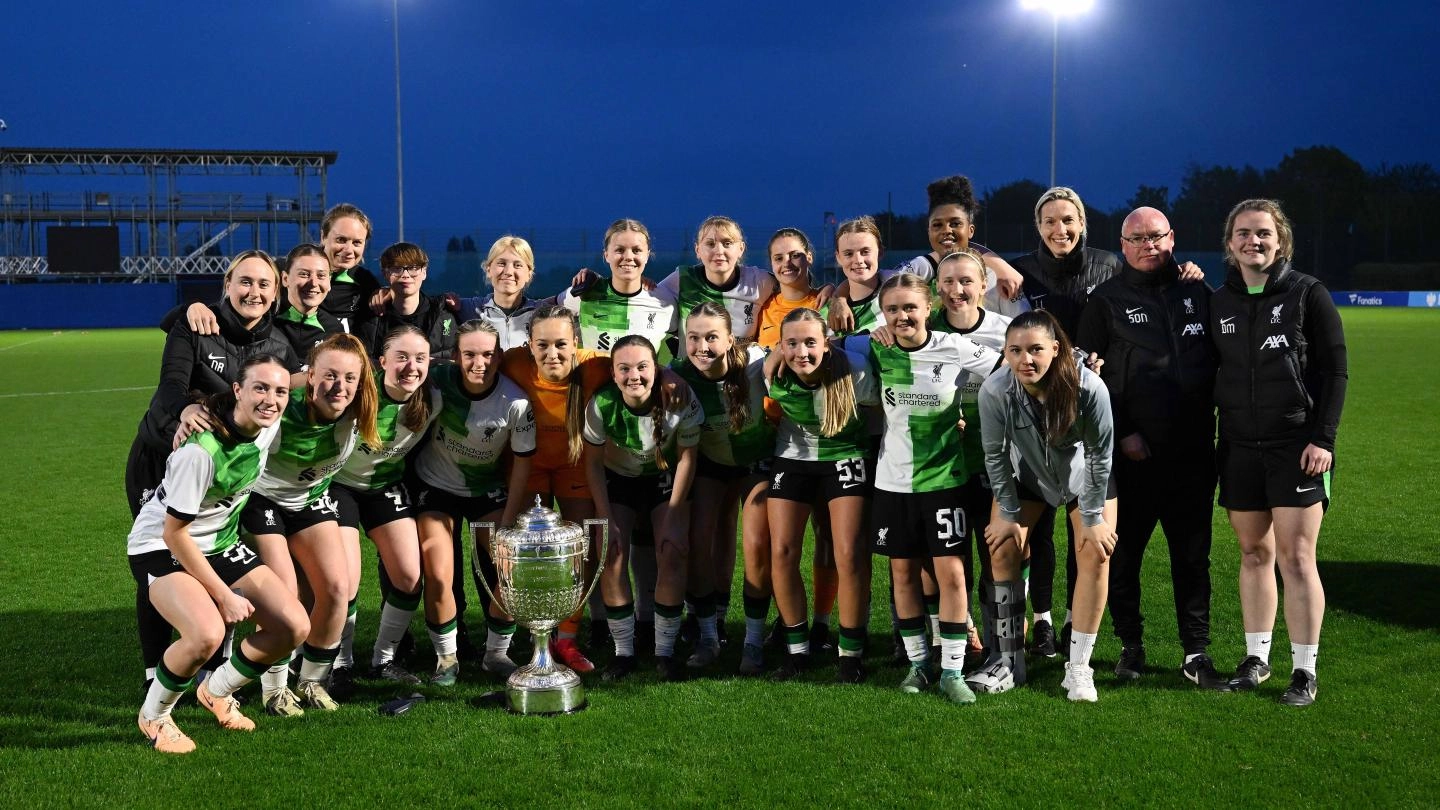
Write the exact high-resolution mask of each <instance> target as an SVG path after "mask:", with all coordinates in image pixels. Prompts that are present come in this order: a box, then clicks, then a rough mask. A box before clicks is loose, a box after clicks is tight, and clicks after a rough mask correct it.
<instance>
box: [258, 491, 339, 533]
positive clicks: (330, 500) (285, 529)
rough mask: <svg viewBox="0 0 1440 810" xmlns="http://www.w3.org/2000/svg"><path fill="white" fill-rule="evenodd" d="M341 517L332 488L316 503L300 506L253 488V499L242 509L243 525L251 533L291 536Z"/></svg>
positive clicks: (337, 520)
mask: <svg viewBox="0 0 1440 810" xmlns="http://www.w3.org/2000/svg"><path fill="white" fill-rule="evenodd" d="M339 520H340V508H339V506H338V505H337V504H336V502H335V496H334V495H332V494H331V493H330V492H329V491H327V492H326V493H325V494H324V495H321V496H320V497H319V498H316V499H315V502H314V503H312V504H310V505H309V506H302V507H300V508H299V509H286V508H284V507H283V506H277V505H276V504H275V502H274V501H272V500H270V499H269V498H267V497H265V496H264V495H261V494H259V493H257V492H252V493H250V500H248V501H246V502H245V511H243V512H241V513H240V525H241V526H242V527H243V528H244V529H245V531H246V532H248V533H250V534H252V535H261V534H281V535H284V536H286V537H289V536H291V535H294V534H299V533H300V532H303V531H305V530H306V529H308V528H310V527H311V526H318V525H320V524H321V523H324V522H326V521H334V522H339Z"/></svg>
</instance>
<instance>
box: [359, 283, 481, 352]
mask: <svg viewBox="0 0 1440 810" xmlns="http://www.w3.org/2000/svg"><path fill="white" fill-rule="evenodd" d="M407 324H408V325H410V326H414V327H416V328H418V329H419V330H420V331H421V332H424V333H425V336H426V337H427V338H429V340H430V362H432V363H433V362H435V361H437V360H452V359H454V357H455V348H456V346H457V345H458V343H459V335H458V334H457V330H458V329H459V325H458V324H457V323H456V321H455V313H453V312H451V311H450V310H448V309H446V308H445V299H444V298H443V297H441V296H438V295H422V296H420V306H419V307H418V308H417V309H416V310H415V312H414V314H412V315H402V314H400V312H399V311H398V310H396V309H395V302H394V301H391V302H390V303H389V304H388V305H387V306H386V307H385V314H384V315H381V316H379V317H378V318H375V319H374V320H371V321H369V322H367V323H366V324H365V325H364V326H362V327H361V328H360V331H359V333H357V334H358V336H359V338H360V339H361V340H362V341H364V343H365V347H366V349H368V350H369V352H370V356H371V357H375V358H378V357H379V356H380V352H381V349H382V348H383V347H384V343H385V336H386V335H388V334H390V330H392V329H394V328H395V327H397V326H404V325H407Z"/></svg>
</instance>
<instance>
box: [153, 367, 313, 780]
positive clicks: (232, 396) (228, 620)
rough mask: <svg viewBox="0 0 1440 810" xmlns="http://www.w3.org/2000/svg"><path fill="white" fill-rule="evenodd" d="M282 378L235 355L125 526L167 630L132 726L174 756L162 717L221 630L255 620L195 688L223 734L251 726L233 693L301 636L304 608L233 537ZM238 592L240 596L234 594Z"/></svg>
mask: <svg viewBox="0 0 1440 810" xmlns="http://www.w3.org/2000/svg"><path fill="white" fill-rule="evenodd" d="M289 388H290V372H288V371H287V370H286V369H285V366H284V365H283V364H282V363H281V362H280V360H279V359H277V358H276V357H275V356H273V355H269V354H257V355H254V356H252V357H250V358H248V359H246V361H245V363H244V365H243V366H242V367H241V369H240V374H239V381H238V382H235V383H232V384H231V387H230V389H228V390H226V391H224V392H221V393H219V394H215V395H213V396H211V397H210V399H209V400H207V403H206V406H207V411H208V413H209V414H211V415H212V418H211V423H212V424H213V425H214V427H212V428H211V429H210V430H207V431H204V432H202V433H195V434H192V435H190V436H189V437H188V438H187V440H186V441H185V443H184V444H183V445H182V446H181V447H180V449H178V450H176V451H175V452H174V453H172V454H171V455H170V458H169V459H168V460H167V461H166V464H165V475H164V478H163V480H162V481H161V483H160V486H159V488H158V489H157V490H156V492H155V495H154V496H153V497H152V498H150V499H149V500H148V501H146V502H145V504H144V506H143V507H142V508H141V509H140V514H139V515H138V516H137V517H136V518H135V524H134V526H133V527H132V528H131V529H130V537H129V541H128V556H129V559H130V572H131V573H132V574H133V575H134V576H135V579H136V581H137V582H141V583H144V584H145V585H146V586H147V588H148V591H149V597H150V602H151V604H153V605H154V606H155V608H156V609H157V610H158V611H159V612H160V615H161V616H163V617H164V618H165V620H166V621H167V622H169V623H170V624H171V626H173V627H174V628H175V629H176V630H177V631H178V632H179V638H178V639H176V640H175V642H174V643H172V644H170V646H169V647H168V648H166V650H165V653H164V655H163V656H162V657H161V659H160V661H159V663H158V665H157V666H156V672H155V679H154V680H153V681H152V682H151V684H150V686H149V689H148V691H147V693H146V695H145V702H144V703H143V704H142V705H141V707H140V715H139V717H138V718H137V722H138V724H139V726H140V731H141V732H142V733H144V734H145V736H146V737H147V738H148V739H149V740H150V742H151V744H152V745H153V746H154V747H155V749H156V750H158V751H162V752H164V753H167V754H184V753H189V752H190V751H193V750H195V743H194V741H192V740H191V739H190V738H189V737H187V736H186V735H185V733H184V732H182V731H181V730H180V729H178V728H176V726H175V722H174V721H173V720H172V719H171V718H170V710H171V709H172V708H173V707H174V706H175V702H176V701H178V700H179V699H180V696H181V695H182V694H184V692H185V690H186V689H188V688H189V687H190V684H191V683H192V682H193V681H194V678H195V674H196V673H197V672H199V671H200V667H201V665H202V664H204V663H205V661H206V659H208V658H209V657H210V654H211V653H213V652H214V651H215V649H216V648H217V647H219V646H220V644H221V642H222V640H223V639H224V637H225V628H226V626H227V625H233V624H235V623H237V622H241V621H244V620H246V619H253V620H254V621H255V623H256V625H257V628H256V630H255V632H254V633H251V634H250V635H249V636H248V637H246V638H245V640H244V641H242V642H240V645H239V647H238V648H237V649H236V651H235V654H234V655H232V656H231V657H230V659H229V660H228V661H226V662H225V664H223V665H222V666H221V667H220V668H219V669H218V670H216V671H215V673H214V674H212V675H211V676H210V678H209V679H207V680H206V681H205V682H204V683H202V684H200V685H199V686H198V687H196V697H197V699H198V700H199V702H200V705H202V706H204V707H205V708H206V709H209V710H210V711H211V712H212V713H214V714H215V716H216V718H217V719H218V720H219V721H220V725H221V726H222V727H224V728H228V729H236V730H251V729H254V728H255V723H254V722H253V721H251V720H250V719H249V718H247V717H245V716H244V715H243V714H241V712H240V708H239V704H238V703H237V702H236V701H235V698H234V697H233V695H234V692H235V690H237V689H239V688H240V687H242V686H244V685H245V684H247V683H249V682H250V681H251V680H252V679H253V678H255V677H256V676H257V675H258V674H259V673H260V672H261V671H263V670H264V669H265V668H266V667H268V666H270V664H271V663H272V662H274V661H276V660H277V659H280V658H283V657H285V656H288V655H289V653H290V650H292V649H294V647H295V645H296V644H297V643H299V642H300V640H301V639H302V638H304V637H305V634H306V633H307V632H308V631H309V628H310V623H309V620H308V619H307V618H306V616H305V609H304V608H303V607H301V606H300V603H299V601H297V600H296V599H295V596H294V595H293V594H292V593H291V592H290V590H289V589H288V588H286V587H285V583H283V582H282V581H281V580H280V578H279V577H277V576H276V575H275V573H274V572H273V571H272V570H270V568H268V567H266V566H265V565H264V564H263V563H261V562H260V560H259V557H258V555H256V553H255V552H254V551H252V550H250V547H249V546H247V545H246V544H245V543H243V542H241V541H240V536H239V525H238V524H239V517H240V510H241V509H242V508H243V507H244V506H245V502H246V499H247V498H248V497H249V493H250V490H251V488H252V487H254V486H255V482H256V480H257V479H258V478H259V477H260V472H261V470H262V469H264V467H265V460H266V453H267V451H268V450H269V448H270V445H271V443H272V442H274V440H275V437H276V434H277V433H278V427H277V424H276V423H277V422H279V420H280V414H281V410H282V409H283V408H284V407H285V402H286V397H287V396H288V394H289ZM242 594H243V595H242Z"/></svg>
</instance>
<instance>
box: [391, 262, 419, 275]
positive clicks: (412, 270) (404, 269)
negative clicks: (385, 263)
mask: <svg viewBox="0 0 1440 810" xmlns="http://www.w3.org/2000/svg"><path fill="white" fill-rule="evenodd" d="M385 272H386V274H388V275H392V276H397V277H403V276H412V277H413V276H418V275H420V274H421V273H423V272H425V265H423V264H406V265H402V266H400V267H387V268H385Z"/></svg>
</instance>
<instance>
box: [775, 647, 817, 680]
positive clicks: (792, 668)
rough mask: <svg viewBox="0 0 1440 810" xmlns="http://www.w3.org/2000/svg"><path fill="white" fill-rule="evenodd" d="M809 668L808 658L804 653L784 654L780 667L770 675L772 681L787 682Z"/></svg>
mask: <svg viewBox="0 0 1440 810" xmlns="http://www.w3.org/2000/svg"><path fill="white" fill-rule="evenodd" d="M809 668H810V656H809V655H806V654H805V653H786V654H785V658H784V660H783V661H781V663H780V666H778V667H776V668H775V670H774V671H773V672H771V673H770V680H772V681H788V680H790V679H792V678H794V677H796V676H798V675H799V674H800V673H802V672H804V671H805V670H807V669H809Z"/></svg>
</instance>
